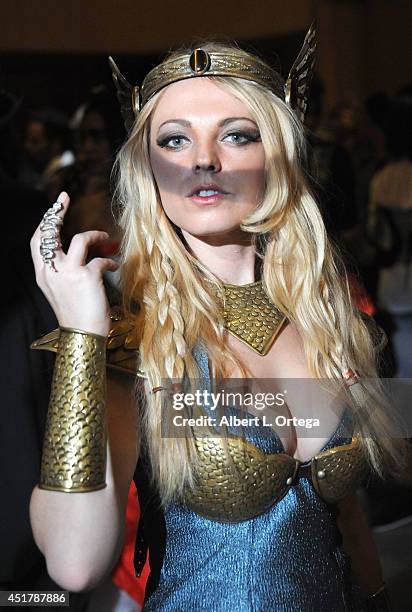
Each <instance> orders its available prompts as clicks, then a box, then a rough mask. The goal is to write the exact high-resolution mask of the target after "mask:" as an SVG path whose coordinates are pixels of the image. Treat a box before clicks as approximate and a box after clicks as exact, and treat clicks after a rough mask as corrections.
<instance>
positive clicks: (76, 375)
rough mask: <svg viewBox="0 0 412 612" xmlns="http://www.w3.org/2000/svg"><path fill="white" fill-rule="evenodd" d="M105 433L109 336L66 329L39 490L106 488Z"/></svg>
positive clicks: (61, 340)
mask: <svg viewBox="0 0 412 612" xmlns="http://www.w3.org/2000/svg"><path fill="white" fill-rule="evenodd" d="M106 437H107V436H106V338H105V337H104V336H98V335H95V334H90V333H87V332H84V331H81V330H75V329H69V328H64V327H61V328H60V334H59V339H58V350H57V356H56V362H55V366H54V374H53V382H52V388H51V395H50V402H49V411H48V415H47V421H46V431H45V436H44V443H43V455H42V465H41V474H40V483H39V488H40V489H47V490H51V491H65V492H67V493H83V492H87V491H97V490H99V489H103V488H104V487H105V486H106V482H105V475H106Z"/></svg>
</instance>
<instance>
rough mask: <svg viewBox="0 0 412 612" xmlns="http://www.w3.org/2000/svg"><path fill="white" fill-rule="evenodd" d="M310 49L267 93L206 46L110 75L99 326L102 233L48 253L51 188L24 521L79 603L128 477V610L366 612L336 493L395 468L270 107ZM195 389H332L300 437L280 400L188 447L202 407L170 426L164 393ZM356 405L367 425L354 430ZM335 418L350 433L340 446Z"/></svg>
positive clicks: (365, 568)
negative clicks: (34, 431)
mask: <svg viewBox="0 0 412 612" xmlns="http://www.w3.org/2000/svg"><path fill="white" fill-rule="evenodd" d="M311 43H312V38H311V37H309V38H307V39H306V43H305V45H306V47H305V49H304V51H303V55H302V53H301V55H300V60H299V61H300V62H301V66H300V68H302V58H303V60H304V65H303V70H302V73H301V75H300V77H299V74H297V72H296V71H295V74H294V75H292V78H291V79H289V81H288V83H287V87H286V96H285V93H284V91H285V90H284V87H283V81H282V79H281V77H280V75H279V74H277V73H276V72H274V71H273V70H272V69H271V68H269V66H267V65H266V64H265V63H263V62H262V61H261V60H260V59H258V58H257V57H255V56H253V55H250V54H248V53H246V52H244V51H241V50H239V49H238V48H236V47H232V46H228V45H220V44H215V43H208V44H205V45H204V46H203V47H202V48H201V49H196V50H188V51H184V52H178V53H175V54H174V55H172V56H171V57H169V58H168V59H167V60H165V62H164V63H163V64H161V65H160V66H158V67H156V68H155V69H154V70H153V71H152V72H151V73H149V75H148V76H147V77H146V79H145V81H144V83H143V86H142V89H141V91H140V92H139V91H138V89H137V88H134V90H132V88H131V87H130V86H129V85H128V83H127V82H126V81H125V80H124V79H123V77H122V76H121V75H120V73H117V72H116V73H115V77H116V79H117V82H118V84H119V85H120V87H121V91H120V93H119V96H120V98H121V100H122V102H123V106H125V108H126V115H127V112H128V108H129V107H128V104H129V101H128V100H129V98H130V96H132V99H133V100H132V101H133V110H134V113H135V115H136V117H135V119H134V121H130V117H128V116H127V118H128V119H129V121H128V126H129V127H130V132H129V136H128V138H127V141H126V142H125V144H124V145H123V147H122V149H121V150H120V152H119V155H118V159H117V170H118V189H117V199H118V203H119V206H120V210H121V217H120V223H121V226H122V228H123V232H124V238H123V248H122V265H121V273H122V291H123V302H124V304H123V314H119V311H117V312H116V313H115V314H114V315H113V314H112V319H111V318H110V309H109V305H108V302H107V298H106V295H105V291H104V286H103V280H102V277H103V273H104V272H105V271H111V270H115V269H116V268H117V264H116V263H115V262H113V261H111V260H109V259H93V260H92V261H90V262H89V263H87V250H88V248H89V246H90V245H92V244H95V243H96V242H99V241H102V240H105V239H106V238H107V235H105V234H104V233H102V232H85V233H83V234H80V235H76V236H75V237H74V238H73V240H72V243H71V245H70V248H69V249H68V252H67V253H64V252H63V251H62V250H61V249H60V246H59V237H58V230H59V224H60V223H61V220H62V217H63V215H64V213H65V212H66V210H67V208H68V206H69V198H68V196H67V194H65V193H63V194H62V195H61V196H60V198H59V202H58V203H57V204H56V205H55V207H54V209H53V211H51V212H50V214H49V216H48V217H47V218H46V219H45V220H43V222H42V224H41V225H40V226H39V228H38V230H37V231H36V233H35V235H34V236H33V239H32V253H33V259H34V263H35V267H36V273H37V279H38V283H39V285H40V287H41V288H42V290H43V291H44V293H45V295H46V297H47V298H48V300H49V301H50V303H51V305H52V307H53V309H54V311H55V313H56V316H57V319H58V321H59V324H60V329H59V330H58V331H57V332H55V333H53V334H51V335H49V336H48V337H45V338H43V339H42V340H40V341H38V342H37V343H35V345H36V346H37V348H52V349H53V350H56V351H57V356H56V366H55V373H54V380H53V387H52V392H51V398H50V407H49V416H48V423H47V429H46V436H45V443H44V450H43V463H42V472H41V477H40V483H39V486H38V487H36V488H35V490H34V491H33V495H32V500H31V508H30V511H31V522H32V526H33V532H34V535H35V538H36V541H37V544H38V546H39V548H40V549H41V551H42V552H43V553H44V555H45V557H46V560H47V565H48V569H49V572H50V575H51V576H52V577H53V578H54V579H55V580H56V581H57V583H58V584H60V585H62V587H64V588H67V589H69V590H72V591H79V590H83V589H89V588H92V587H94V586H95V585H97V584H98V583H99V582H100V581H101V580H102V578H103V577H104V576H105V575H106V574H107V573H108V572H109V571H110V569H111V568H112V566H113V565H114V563H115V562H116V560H117V558H118V555H119V552H120V550H121V546H122V537H123V521H124V512H125V504H126V500H127V493H128V489H129V485H130V482H131V480H132V478H134V479H135V481H136V484H137V488H138V491H139V495H140V504H141V510H142V522H141V524H140V526H139V531H138V538H137V547H136V559H135V560H136V571H139V568H140V567H141V565H142V563H143V562H144V559H145V557H146V550H147V545H148V546H149V549H150V566H151V576H150V579H149V582H148V587H147V590H146V599H145V605H144V609H145V610H157V611H158V610H162V611H163V610H164V611H171V610H181V611H193V610H196V611H198V610H199V611H200V610H230V611H238V610H239V611H240V610H242V611H246V610H260V611H266V610H277V611H280V610H285V611H292V610H293V611H295V610H296V611H298V610H299V611H302V610H305V612H306V611H313V612H319V611H323V610H324V611H328V612H330V611H332V610H333V611H340V610H365V609H387V608H386V603H385V602H386V597H385V591H384V585H383V580H382V574H381V568H380V564H379V560H378V557H377V552H376V550H375V547H374V544H373V540H372V537H371V534H370V532H369V529H368V526H367V523H366V521H365V519H364V517H363V514H362V511H361V509H360V507H359V504H358V502H357V499H356V496H355V488H356V486H357V485H358V484H359V482H360V481H361V479H362V478H363V477H364V476H365V474H366V471H367V468H369V469H372V470H375V471H376V472H377V473H380V474H382V473H383V472H384V471H385V470H386V468H387V465H389V464H390V465H392V466H393V465H397V466H399V465H400V461H401V448H400V447H399V445H398V446H396V445H395V443H394V442H393V441H391V440H390V439H389V438H388V437H387V436H386V437H382V438H378V439H376V436H375V437H374V436H371V435H368V434H374V433H376V431H386V430H385V428H386V427H387V423H386V420H385V418H386V417H385V414H384V412H383V410H381V409H380V408H379V402H378V401H377V398H378V399H379V394H378V393H377V392H376V391H375V392H374V391H373V389H371V390H370V391H368V390H367V389H366V388H365V387H364V391H363V394H362V395H361V394H360V393H355V391H354V389H355V387H359V386H360V385H359V383H358V382H357V380H358V379H357V377H356V375H357V376H362V377H374V376H376V367H375V350H374V346H373V342H372V339H371V335H370V332H369V331H368V329H367V327H366V325H365V323H364V321H363V319H362V318H361V316H360V314H359V312H358V311H357V310H356V308H355V307H354V305H353V304H352V302H351V299H350V295H349V293H348V290H347V283H346V279H345V274H344V271H343V270H342V269H341V268H340V267H339V266H338V264H337V261H338V260H337V258H336V256H335V254H334V253H333V251H332V248H331V245H330V244H329V242H328V238H327V236H326V235H325V230H324V225H323V222H322V219H321V216H320V214H319V211H318V208H317V206H316V202H315V201H314V200H313V198H312V196H311V194H310V192H309V191H308V189H307V186H306V184H305V179H304V172H303V169H302V159H303V157H304V155H303V151H304V138H303V130H302V125H301V122H300V121H299V119H298V118H297V114H296V112H294V111H293V110H292V108H291V106H293V96H294V93H293V88H294V87H295V93H296V79H297V80H298V79H299V78H301V77H302V74H303V73H304V71H305V70H306V69H308V68H309V69H310V67H311V62H312V58H311V53H312V51H313V45H312V47H311ZM305 62H306V63H305ZM306 72H307V70H306ZM294 79H295V81H294ZM301 84H302V83H300V85H301ZM295 99H297V101H298V102H299V101H300V105H299V104H298V110H299V109H300V111H301V112H302V111H304V105H305V100H304V99H302V98H299V95H298V96H295ZM125 100H126V102H125ZM295 108H296V104H295ZM246 328H247V329H246ZM229 332H230V333H229ZM108 336H109V341H108V342H107V337H108ZM106 343H107V347H108V349H109V350H108V351H107V360H108V361H109V363H110V365H112V366H114V368H112V369H109V372H110V374H109V375H108V381H107V401H106V395H105V388H106V383H105V360H106V351H105V346H106ZM355 372H356V374H355ZM212 375H213V380H214V382H215V381H216V380H222V379H223V378H225V379H227V380H229V379H234V378H238V379H239V378H247V379H249V380H252V379H253V380H254V381H258V380H259V379H266V380H267V379H281V380H285V379H288V380H291V379H307V380H309V381H310V380H311V381H316V380H319V379H321V378H324V379H330V380H332V381H336V382H337V383H340V382H341V381H342V380H344V379H346V380H347V383H348V386H350V387H349V388H350V389H351V390H352V393H350V392H349V391H348V392H347V393H346V398H347V402H346V404H345V407H344V409H343V412H342V410H340V411H338V410H329V411H328V418H327V419H326V420H325V423H327V426H326V427H324V428H323V433H322V434H318V437H316V438H315V437H308V436H299V435H297V430H296V428H295V427H294V425H293V423H294V420H293V418H294V417H297V416H299V417H308V416H311V412H310V411H311V407H310V406H309V403H310V402H307V403H305V401H303V402H302V400H298V399H296V401H293V400H292V401H291V402H289V403H287V406H286V407H284V411H285V412H284V415H285V414H286V415H287V416H288V417H290V418H289V419H286V421H285V422H286V423H288V425H287V426H286V427H280V426H279V427H275V426H273V427H271V428H270V432H269V434H268V435H266V436H263V435H261V433H262V432H261V420H259V419H256V418H255V419H254V420H253V421H252V417H251V415H250V412H249V411H248V410H246V411H243V413H242V412H241V411H237V410H236V409H233V408H230V410H229V412H230V415H232V416H234V415H235V416H236V415H239V414H243V415H244V416H245V415H246V416H249V417H251V418H250V421H249V422H248V421H247V419H246V424H245V423H243V426H242V427H241V428H240V429H239V428H237V429H236V431H235V430H234V429H233V428H232V427H231V426H229V427H215V426H214V424H215V422H213V421H212V420H209V421H208V424H207V427H209V434H210V428H211V430H212V435H209V436H207V435H202V433H201V431H200V429H201V428H200V427H199V420H197V419H198V417H199V416H200V417H201V418H203V419H204V421H203V422H206V417H210V418H211V419H212V417H213V414H212V410H211V406H210V404H208V403H207V402H203V403H202V402H201V401H200V402H195V404H194V405H193V403H192V404H190V402H188V403H187V406H186V410H183V411H180V412H179V414H180V415H181V417H182V418H181V425H182V426H181V427H180V430H179V431H178V429H179V425H178V424H177V421H176V420H174V418H175V415H176V412H175V411H174V409H173V406H172V403H171V402H172V400H173V398H174V397H175V395H176V392H180V396H181V395H182V394H181V392H182V390H186V389H187V385H186V383H187V381H189V383H192V382H193V381H196V380H201V381H203V382H205V383H206V386H207V384H208V383H210V382H211V379H212ZM169 383H171V387H168V385H169ZM355 395H356V396H357V398H358V400H359V399H361V400H362V401H361V403H359V401H358V402H355V401H354V398H355ZM371 403H373V405H374V413H373V425H372V424H371V421H368V420H365V419H362V418H361V416H362V414H366V413H367V408H368V405H369V404H371ZM106 405H107V417H106V409H105V407H106ZM361 408H362V410H361ZM362 411H363V412H362ZM361 413H362V414H361ZM185 415H186V416H187V415H189V416H188V417H187V419H186V422H184V419H183V416H185ZM360 415H361V416H360ZM190 416H191V417H193V419H194V420H193V421H189V420H188V419H189V417H190ZM255 416H256V415H255ZM195 417H196V418H195ZM106 422H107V424H108V428H107V429H108V444H107V457H106V437H105V435H106V434H105V429H106ZM213 423H214V424H213ZM348 423H349V424H350V425H351V427H352V429H353V428H354V427H356V428H357V430H358V431H359V432H361V433H363V434H365V435H362V436H361V435H357V436H355V435H353V436H352V435H351V434H350V435H348V433H347V432H348V430H347V426H348ZM351 431H352V430H351ZM353 431H354V429H353ZM345 432H346V433H345ZM336 460H337V463H338V464H339V466H341V467H342V468H343V469H342V470H339V469H338V470H336V465H337V463H336ZM342 474H344V477H342ZM379 606H381V607H379Z"/></svg>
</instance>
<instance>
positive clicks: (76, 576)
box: [30, 373, 138, 592]
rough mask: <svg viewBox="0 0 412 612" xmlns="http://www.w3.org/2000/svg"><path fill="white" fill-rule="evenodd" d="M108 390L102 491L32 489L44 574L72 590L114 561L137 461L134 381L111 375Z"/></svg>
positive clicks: (33, 520)
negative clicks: (106, 439) (106, 440)
mask: <svg viewBox="0 0 412 612" xmlns="http://www.w3.org/2000/svg"><path fill="white" fill-rule="evenodd" d="M107 391H108V393H107V395H108V454H107V473H106V482H107V487H106V488H104V489H101V490H99V491H93V492H89V493H64V492H55V491H46V490H43V489H39V488H38V487H35V489H34V490H33V493H32V497H31V502H30V521H31V525H32V529H33V534H34V538H35V541H36V543H37V545H38V547H39V548H40V550H41V551H42V553H43V554H44V556H45V558H46V562H47V569H48V572H49V574H50V576H51V577H52V578H53V579H54V580H55V581H56V582H57V583H58V584H60V585H61V586H62V587H63V588H66V589H68V590H70V591H74V592H75V591H81V590H84V589H88V588H92V587H94V586H95V585H96V584H97V583H98V582H100V581H101V580H102V578H103V577H104V576H105V575H106V574H107V573H108V572H109V571H110V570H111V568H112V567H113V566H114V564H115V563H116V561H117V559H118V557H119V554H120V552H121V548H122V545H123V535H124V517H125V509H126V504H127V496H128V491H129V486H130V482H131V480H132V478H133V473H134V470H135V467H136V463H137V458H138V417H137V408H136V404H135V400H134V397H133V378H132V377H130V376H126V375H123V374H117V373H116V374H113V373H112V374H110V376H109V380H108V389H107Z"/></svg>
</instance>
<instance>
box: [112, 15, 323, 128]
mask: <svg viewBox="0 0 412 612" xmlns="http://www.w3.org/2000/svg"><path fill="white" fill-rule="evenodd" d="M315 51H316V24H315V22H313V23H312V25H311V27H310V28H309V31H308V33H307V34H306V37H305V40H304V42H303V46H302V49H301V50H300V53H299V55H298V56H297V58H296V60H295V62H294V64H293V66H292V68H291V70H290V72H289V76H288V78H287V79H286V82H284V80H283V78H282V76H281V75H280V74H279V73H278V72H276V71H274V70H273V69H272V68H270V67H269V66H268V65H267V64H266V63H265V62H263V61H262V60H260V59H259V58H258V57H256V56H255V57H253V56H249V57H245V55H244V54H243V53H242V52H239V51H238V50H237V49H236V48H233V49H232V50H231V52H230V53H221V52H210V53H209V52H208V51H206V50H205V49H202V48H197V49H194V50H193V51H191V52H190V53H186V54H184V55H178V56H174V57H172V58H170V59H166V60H165V61H164V62H162V63H161V64H159V65H158V66H156V67H155V68H153V70H151V71H150V72H149V73H148V74H147V75H146V77H145V79H144V80H143V83H142V85H141V87H139V86H138V85H134V86H132V85H131V84H130V83H129V82H128V81H127V80H126V78H125V77H124V76H123V75H122V73H121V72H120V70H119V69H118V67H117V65H116V64H115V62H114V60H113V59H112V58H111V57H109V61H110V65H111V69H112V77H113V80H114V83H115V86H116V89H117V97H118V100H119V103H120V110H121V113H122V117H123V121H124V124H125V127H126V130H127V131H129V130H130V128H131V127H132V125H133V123H134V120H135V118H136V116H137V115H138V113H139V112H140V111H141V109H142V108H143V107H144V105H145V104H146V103H147V101H148V100H150V98H151V97H152V96H154V95H155V94H156V93H157V92H158V91H160V90H161V89H163V87H166V86H167V85H170V84H171V83H174V82H176V81H181V80H183V79H191V78H196V77H202V76H228V77H237V78H240V79H247V80H249V81H255V83H259V84H260V85H263V86H264V87H266V88H268V89H270V90H271V91H273V93H275V94H276V95H277V96H278V97H279V98H281V99H282V100H284V101H285V102H286V103H287V104H289V105H290V106H291V108H293V109H294V111H295V112H296V114H297V115H298V117H299V119H300V120H301V121H302V122H303V120H304V117H305V112H306V105H307V99H308V94H309V87H310V82H311V79H312V72H313V66H314V62H315Z"/></svg>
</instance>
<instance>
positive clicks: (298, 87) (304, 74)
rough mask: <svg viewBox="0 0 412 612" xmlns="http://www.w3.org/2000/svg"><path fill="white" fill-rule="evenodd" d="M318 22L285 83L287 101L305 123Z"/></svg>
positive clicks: (309, 34) (310, 32) (305, 41)
mask: <svg viewBox="0 0 412 612" xmlns="http://www.w3.org/2000/svg"><path fill="white" fill-rule="evenodd" d="M316 38H317V37H316V22H315V21H314V22H313V23H312V25H311V26H310V28H309V30H308V33H307V34H306V36H305V40H304V41H303V45H302V49H301V50H300V52H299V55H298V56H297V58H296V60H295V61H294V63H293V66H292V68H291V69H290V72H289V75H288V78H287V79H286V83H285V102H286V103H287V104H289V106H291V107H292V108H293V110H294V111H295V112H296V114H297V115H298V117H299V119H300V120H301V122H302V123H303V121H304V119H305V113H306V107H307V102H308V96H309V89H310V83H311V81H312V74H313V66H314V64H315V51H316Z"/></svg>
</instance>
